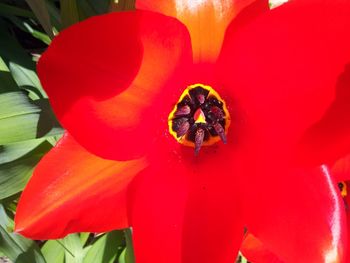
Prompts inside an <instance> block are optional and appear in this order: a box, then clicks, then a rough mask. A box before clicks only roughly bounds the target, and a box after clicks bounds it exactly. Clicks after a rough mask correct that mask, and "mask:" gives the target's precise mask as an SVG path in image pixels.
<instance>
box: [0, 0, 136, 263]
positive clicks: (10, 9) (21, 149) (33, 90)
mask: <svg viewBox="0 0 350 263" xmlns="http://www.w3.org/2000/svg"><path fill="white" fill-rule="evenodd" d="M134 6H135V1H134V0H121V1H113V0H3V1H1V3H0V256H6V257H7V258H9V259H10V260H11V261H12V262H14V263H92V262H94V263H112V262H127V263H133V262H134V258H133V248H132V242H131V232H130V230H125V231H111V232H108V233H104V234H100V235H95V234H90V233H78V234H72V235H69V236H67V237H65V238H63V239H58V240H49V241H33V240H29V239H26V238H24V237H22V236H21V235H19V234H16V233H14V232H13V226H14V222H13V218H14V213H15V210H16V206H17V202H18V198H19V196H20V193H21V191H22V190H23V188H24V187H25V185H26V183H27V182H28V180H29V179H30V176H31V175H32V172H33V170H34V168H35V166H36V165H37V163H38V162H39V161H40V159H41V158H42V157H43V156H44V155H45V154H46V153H47V152H48V151H49V150H50V149H51V148H52V146H53V145H55V144H56V142H57V141H58V139H59V138H60V136H61V135H62V134H63V132H64V130H63V128H62V127H61V126H60V125H59V123H58V121H57V120H56V118H55V116H54V114H53V112H52V109H51V107H50V104H49V101H48V98H47V95H46V93H45V91H44V90H43V88H42V86H41V84H40V81H39V78H38V76H37V73H36V61H38V59H39V58H40V54H41V53H42V52H44V51H45V49H46V48H47V46H48V45H49V44H50V43H51V40H52V39H53V38H54V37H55V35H57V34H59V32H60V31H61V30H62V29H64V28H66V27H67V26H70V25H72V24H74V23H77V22H79V21H82V20H84V19H87V18H89V17H91V16H94V15H99V14H103V13H108V12H111V11H121V10H132V9H134Z"/></svg>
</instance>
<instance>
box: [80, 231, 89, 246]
mask: <svg viewBox="0 0 350 263" xmlns="http://www.w3.org/2000/svg"><path fill="white" fill-rule="evenodd" d="M89 236H90V233H88V232H84V233H80V242H81V245H82V246H85V244H86V242H87V241H88V239H89Z"/></svg>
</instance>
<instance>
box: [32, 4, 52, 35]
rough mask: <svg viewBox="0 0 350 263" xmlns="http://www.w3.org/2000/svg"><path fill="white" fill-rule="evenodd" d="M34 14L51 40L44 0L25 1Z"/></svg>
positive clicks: (50, 26)
mask: <svg viewBox="0 0 350 263" xmlns="http://www.w3.org/2000/svg"><path fill="white" fill-rule="evenodd" d="M26 2H27V3H28V5H29V6H30V8H31V9H32V10H33V12H34V14H35V15H36V17H37V18H38V20H39V22H40V24H41V25H42V27H43V28H44V30H45V32H46V33H47V34H48V35H49V37H50V38H53V37H54V35H53V31H52V25H51V21H50V16H49V12H48V11H47V7H46V3H45V1H44V0H26Z"/></svg>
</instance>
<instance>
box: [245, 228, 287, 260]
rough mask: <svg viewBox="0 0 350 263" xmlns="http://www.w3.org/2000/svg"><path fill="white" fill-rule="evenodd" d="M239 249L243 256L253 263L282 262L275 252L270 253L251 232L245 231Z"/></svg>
mask: <svg viewBox="0 0 350 263" xmlns="http://www.w3.org/2000/svg"><path fill="white" fill-rule="evenodd" d="M240 251H241V252H242V254H243V255H244V257H245V258H247V259H248V261H250V262H254V263H267V262H268V263H282V262H283V261H281V260H280V259H279V258H278V257H277V256H276V255H275V254H273V253H271V251H269V250H268V249H267V248H266V247H265V246H264V244H263V243H261V241H260V240H259V239H257V238H256V237H255V236H254V235H253V234H251V233H249V232H248V233H247V234H246V235H245V237H244V240H243V242H242V245H241V249H240Z"/></svg>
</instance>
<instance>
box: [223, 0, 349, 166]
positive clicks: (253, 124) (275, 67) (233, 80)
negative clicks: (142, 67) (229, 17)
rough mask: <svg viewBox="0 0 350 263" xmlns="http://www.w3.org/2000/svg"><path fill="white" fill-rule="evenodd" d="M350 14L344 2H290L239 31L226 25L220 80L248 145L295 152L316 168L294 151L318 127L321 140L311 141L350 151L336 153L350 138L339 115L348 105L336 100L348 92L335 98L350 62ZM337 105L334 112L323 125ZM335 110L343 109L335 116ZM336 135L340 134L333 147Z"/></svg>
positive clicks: (310, 156)
mask: <svg viewBox="0 0 350 263" xmlns="http://www.w3.org/2000/svg"><path fill="white" fill-rule="evenodd" d="M349 15H350V2H349V1H345V0H339V1H321V0H312V1H303V0H299V1H298V0H296V1H291V2H288V3H286V4H284V5H282V6H280V7H278V8H275V9H273V10H271V11H270V12H267V13H265V14H263V15H261V16H259V17H258V18H257V19H255V20H253V21H252V22H251V23H248V24H246V25H245V26H243V27H241V28H240V30H233V29H232V28H231V27H232V26H234V23H233V24H231V25H230V26H229V28H228V30H227V35H226V38H225V42H224V45H223V49H222V52H221V55H220V58H219V63H218V65H219V70H218V75H219V76H220V78H221V80H222V82H223V84H222V85H223V86H225V87H226V88H227V89H228V90H229V91H230V93H231V94H230V95H231V97H232V98H233V99H234V101H236V102H237V104H236V107H239V108H240V109H241V110H242V111H243V114H242V116H244V117H242V118H244V125H245V126H246V127H247V129H249V131H250V133H251V134H250V135H249V136H251V137H252V138H250V141H251V142H254V143H255V144H258V145H259V144H260V143H263V144H265V146H269V147H270V148H271V147H273V148H275V150H276V151H277V150H279V149H280V148H284V149H288V151H291V150H294V151H295V154H296V156H297V157H295V158H296V159H300V158H302V159H305V158H307V160H304V162H307V163H320V161H319V160H320V158H318V161H315V155H313V154H310V151H308V152H307V154H302V151H303V150H302V149H301V150H300V149H299V148H298V147H300V145H303V144H304V145H305V143H303V141H302V140H301V139H302V137H303V136H304V133H305V131H306V130H307V129H309V128H310V127H311V126H312V125H314V124H315V123H316V122H318V121H319V120H321V122H322V125H321V126H322V128H320V129H318V131H321V132H323V133H324V136H319V137H317V138H318V139H317V143H319V144H321V145H324V146H325V149H327V148H328V147H326V146H327V145H330V146H334V147H333V149H334V150H341V152H344V148H345V147H348V145H349V144H348V143H346V144H344V147H338V146H339V145H340V144H341V142H343V141H344V140H345V139H347V138H348V136H349V130H348V126H349V124H348V123H349V122H347V123H345V122H344V121H345V120H346V118H345V117H344V116H343V115H346V114H347V113H348V112H349V108H350V106H349V105H350V104H349V103H347V104H345V103H343V100H341V99H340V96H343V95H340V94H345V95H346V96H347V95H348V93H349V89H346V90H345V88H343V89H344V90H345V91H344V90H343V91H342V92H339V90H337V89H339V88H338V87H337V82H339V80H338V79H339V78H340V77H341V75H342V73H343V72H344V70H345V66H346V64H347V63H349V62H350V49H349V48H348V47H349V46H350V35H349V34H348V28H350V20H349ZM337 92H339V93H337ZM338 97H339V98H338ZM347 97H348V96H347ZM347 97H346V98H347ZM338 100H339V101H340V107H339V108H338V110H336V111H335V113H334V112H333V113H332V114H329V115H331V116H330V117H329V118H330V120H324V121H323V119H322V118H326V117H324V114H327V113H326V111H332V110H331V109H330V107H332V103H333V104H334V103H335V104H338V102H337V101H338ZM340 108H345V109H344V111H343V112H342V114H341V115H337V114H338V113H339V112H340ZM348 116H349V114H348ZM347 118H348V117H347ZM332 124H336V125H333V126H330V125H332ZM332 134H333V135H332ZM336 134H341V135H342V136H341V137H340V138H339V142H336V141H337V140H338V139H337V135H336ZM323 140H324V141H323ZM332 142H334V143H332ZM335 142H336V143H335ZM311 143H312V142H311ZM314 144H316V142H315V143H312V145H314ZM297 145H298V147H297ZM309 145H310V144H309ZM296 148H297V149H296ZM311 148H312V146H311ZM304 149H305V148H304ZM286 151H287V150H286ZM314 152H316V150H315V151H314ZM314 152H312V153H314ZM316 157H318V156H316ZM324 161H325V160H323V162H324ZM321 163H322V162H321Z"/></svg>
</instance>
